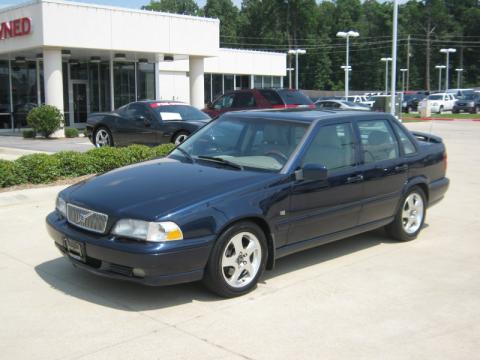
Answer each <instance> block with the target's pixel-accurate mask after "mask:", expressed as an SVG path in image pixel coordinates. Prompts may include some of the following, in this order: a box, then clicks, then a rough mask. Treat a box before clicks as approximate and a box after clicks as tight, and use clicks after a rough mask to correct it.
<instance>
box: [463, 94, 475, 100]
mask: <svg viewBox="0 0 480 360" xmlns="http://www.w3.org/2000/svg"><path fill="white" fill-rule="evenodd" d="M477 96H478V95H477V94H475V93H468V94H466V95H464V96H460V97H459V99H461V100H475V98H476V97H477Z"/></svg>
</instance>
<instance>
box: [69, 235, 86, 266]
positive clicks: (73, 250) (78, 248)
mask: <svg viewBox="0 0 480 360" xmlns="http://www.w3.org/2000/svg"><path fill="white" fill-rule="evenodd" d="M65 249H67V254H68V256H70V257H71V258H72V259H75V260H78V261H81V262H85V261H86V257H85V244H83V243H81V242H79V241H75V240H72V239H69V238H66V239H65Z"/></svg>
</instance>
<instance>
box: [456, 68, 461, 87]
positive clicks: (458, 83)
mask: <svg viewBox="0 0 480 360" xmlns="http://www.w3.org/2000/svg"><path fill="white" fill-rule="evenodd" d="M455 71H456V72H457V89H460V77H461V76H462V75H461V74H462V72H463V69H462V68H460V69H455Z"/></svg>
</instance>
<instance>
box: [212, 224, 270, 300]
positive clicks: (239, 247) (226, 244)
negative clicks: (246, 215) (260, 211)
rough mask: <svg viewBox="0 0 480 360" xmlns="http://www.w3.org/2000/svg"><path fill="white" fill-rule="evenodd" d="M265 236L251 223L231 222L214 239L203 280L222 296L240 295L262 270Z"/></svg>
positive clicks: (251, 285) (254, 283)
mask: <svg viewBox="0 0 480 360" xmlns="http://www.w3.org/2000/svg"><path fill="white" fill-rule="evenodd" d="M267 251H268V250H267V239H266V237H265V234H264V232H263V231H262V229H260V227H258V226H257V225H256V224H254V223H251V222H240V223H236V224H233V225H232V226H230V227H229V228H227V230H225V231H224V232H223V233H222V234H221V235H220V237H219V238H218V239H217V241H216V243H215V245H214V247H213V249H212V253H211V255H210V259H209V261H208V264H207V267H206V271H205V277H204V279H203V282H204V284H205V286H206V287H207V288H208V289H210V290H211V291H213V292H214V293H216V294H217V295H220V296H222V297H226V298H230V297H235V296H240V295H244V294H246V293H248V292H250V291H251V290H253V289H254V288H255V287H256V286H257V282H258V279H259V278H260V276H262V274H263V272H264V270H265V264H266V260H267Z"/></svg>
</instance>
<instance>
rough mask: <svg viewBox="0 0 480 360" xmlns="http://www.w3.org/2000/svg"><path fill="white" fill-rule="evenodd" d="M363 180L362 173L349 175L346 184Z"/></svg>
mask: <svg viewBox="0 0 480 360" xmlns="http://www.w3.org/2000/svg"><path fill="white" fill-rule="evenodd" d="M360 181H363V175H355V176H349V177H348V178H347V184H352V183H357V182H360Z"/></svg>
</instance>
